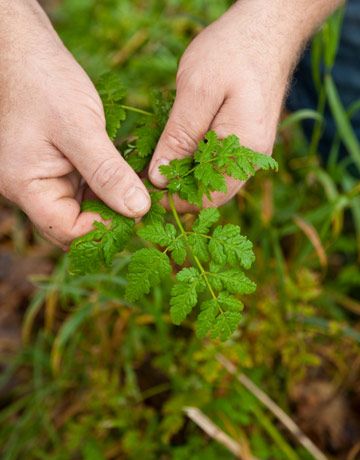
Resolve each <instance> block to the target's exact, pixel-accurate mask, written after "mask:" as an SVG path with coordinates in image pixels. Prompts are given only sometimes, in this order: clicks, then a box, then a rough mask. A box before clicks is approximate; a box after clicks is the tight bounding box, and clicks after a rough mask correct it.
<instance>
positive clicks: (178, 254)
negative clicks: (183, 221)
mask: <svg viewBox="0 0 360 460" xmlns="http://www.w3.org/2000/svg"><path fill="white" fill-rule="evenodd" d="M169 249H170V251H171V256H172V258H173V259H174V262H175V263H177V264H178V265H182V264H183V263H184V261H185V258H186V244H185V241H184V238H183V237H182V236H181V237H180V238H177V239H175V240H174V241H173V242H172V243H171V244H170V246H169Z"/></svg>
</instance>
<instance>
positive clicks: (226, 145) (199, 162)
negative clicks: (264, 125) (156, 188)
mask: <svg viewBox="0 0 360 460" xmlns="http://www.w3.org/2000/svg"><path fill="white" fill-rule="evenodd" d="M256 168H260V169H265V170H268V169H274V170H276V169H277V163H276V161H275V160H274V159H273V158H271V157H270V156H268V155H264V154H262V153H258V152H254V151H253V150H251V149H249V148H247V147H244V146H242V145H241V144H240V141H239V139H238V137H237V136H235V135H234V134H233V135H230V136H228V137H226V138H225V139H219V138H218V136H217V134H216V133H215V132H214V131H209V132H208V133H207V134H206V136H205V138H204V139H203V140H202V141H200V142H199V144H198V147H197V149H196V151H195V152H194V156H193V157H192V158H189V157H187V158H184V159H182V160H173V161H171V162H170V164H169V165H166V166H162V167H161V168H160V170H161V172H162V173H163V174H164V176H165V177H166V178H167V179H168V180H169V184H168V189H169V190H170V191H171V192H173V193H178V194H179V196H180V197H181V198H183V199H184V200H186V201H188V202H189V203H191V204H195V205H197V206H199V207H201V205H202V199H203V196H204V195H206V196H207V197H208V198H210V199H211V192H215V191H216V192H223V193H225V192H226V191H227V185H226V180H225V177H226V176H230V177H233V178H234V179H238V180H247V179H249V177H251V176H253V175H254V174H255V172H256Z"/></svg>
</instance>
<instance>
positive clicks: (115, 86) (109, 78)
mask: <svg viewBox="0 0 360 460" xmlns="http://www.w3.org/2000/svg"><path fill="white" fill-rule="evenodd" d="M97 90H98V92H99V95H100V97H101V100H102V103H103V106H104V112H105V118H106V129H107V132H108V135H109V137H110V139H112V140H114V139H115V138H116V135H117V133H118V131H119V129H120V126H121V123H122V122H123V121H124V120H125V118H126V113H125V110H124V108H123V107H122V105H121V104H120V102H122V100H123V99H124V98H125V95H126V91H125V89H124V87H123V85H122V83H121V81H120V79H119V77H118V75H117V74H116V73H106V74H104V75H102V77H101V78H100V80H99V82H98V85H97Z"/></svg>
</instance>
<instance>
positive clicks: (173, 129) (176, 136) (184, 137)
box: [162, 125, 198, 155]
mask: <svg viewBox="0 0 360 460" xmlns="http://www.w3.org/2000/svg"><path fill="white" fill-rule="evenodd" d="M162 141H163V143H164V145H165V147H166V148H167V149H169V150H170V151H173V152H176V153H177V154H180V155H183V154H189V153H192V152H194V150H195V149H196V146H197V143H198V139H197V138H196V135H195V134H194V133H192V132H190V131H189V130H188V129H185V128H184V127H183V126H181V125H173V126H169V127H168V129H167V130H166V131H165V132H164V134H163V138H162Z"/></svg>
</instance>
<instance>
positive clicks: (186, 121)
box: [149, 77, 222, 188]
mask: <svg viewBox="0 0 360 460" xmlns="http://www.w3.org/2000/svg"><path fill="white" fill-rule="evenodd" d="M190 78H192V80H188V81H187V82H185V83H184V82H183V81H181V80H178V84H177V93H176V99H175V102H174V106H173V108H172V110H171V113H170V117H169V120H168V122H167V124H166V126H165V129H164V131H163V133H162V135H161V137H160V139H159V142H158V145H157V147H156V149H155V153H154V156H153V158H152V161H151V163H150V168H149V178H150V180H151V182H152V183H153V184H154V185H155V186H156V187H160V188H161V187H165V185H166V179H165V177H164V176H163V175H162V174H161V173H160V171H159V167H160V166H161V165H164V164H168V163H169V162H170V161H171V160H174V159H176V158H179V159H180V158H184V157H186V156H190V155H192V154H193V153H194V151H195V150H196V147H197V144H198V142H199V141H200V140H201V139H202V138H203V137H204V135H205V134H206V132H207V131H208V130H209V126H210V125H211V122H212V120H213V118H214V116H215V115H216V113H217V111H218V109H219V107H220V106H221V103H222V97H221V95H219V94H218V93H217V92H212V91H211V90H210V87H209V85H208V84H207V83H206V82H205V78H199V79H197V78H196V77H190ZM197 80H199V83H196V81H197Z"/></svg>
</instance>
